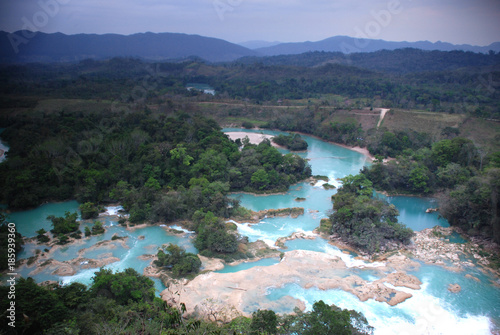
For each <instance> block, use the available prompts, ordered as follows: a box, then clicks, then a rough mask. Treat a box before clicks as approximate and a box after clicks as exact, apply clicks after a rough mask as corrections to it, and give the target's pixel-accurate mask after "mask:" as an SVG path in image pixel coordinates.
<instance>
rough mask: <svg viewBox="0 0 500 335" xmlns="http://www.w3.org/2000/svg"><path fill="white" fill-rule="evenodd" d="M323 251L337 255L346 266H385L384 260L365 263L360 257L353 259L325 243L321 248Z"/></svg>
mask: <svg viewBox="0 0 500 335" xmlns="http://www.w3.org/2000/svg"><path fill="white" fill-rule="evenodd" d="M323 251H324V252H325V253H326V254H329V255H332V256H337V257H340V259H342V261H344V263H345V265H346V266H347V267H348V268H377V267H383V266H385V263H384V262H373V263H367V262H365V261H363V260H361V259H354V257H352V256H351V255H348V254H344V253H343V252H342V251H341V250H340V249H338V248H335V247H332V246H329V245H326V246H325V247H324V248H323Z"/></svg>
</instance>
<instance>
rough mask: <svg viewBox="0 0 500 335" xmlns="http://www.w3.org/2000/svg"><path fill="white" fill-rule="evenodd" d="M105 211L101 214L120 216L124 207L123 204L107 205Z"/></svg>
mask: <svg viewBox="0 0 500 335" xmlns="http://www.w3.org/2000/svg"><path fill="white" fill-rule="evenodd" d="M105 209H106V210H105V211H104V213H101V214H99V215H101V216H118V215H119V211H123V207H122V206H107V207H105Z"/></svg>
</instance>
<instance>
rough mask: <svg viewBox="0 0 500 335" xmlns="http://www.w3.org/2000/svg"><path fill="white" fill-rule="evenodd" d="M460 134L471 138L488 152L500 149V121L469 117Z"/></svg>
mask: <svg viewBox="0 0 500 335" xmlns="http://www.w3.org/2000/svg"><path fill="white" fill-rule="evenodd" d="M460 136H464V137H467V138H469V139H471V140H472V141H473V142H474V143H475V145H476V146H478V147H481V148H483V149H484V150H485V151H486V152H487V153H491V152H496V151H500V122H494V121H488V120H484V119H476V118H468V119H466V120H465V122H464V123H463V124H462V125H461V127H460Z"/></svg>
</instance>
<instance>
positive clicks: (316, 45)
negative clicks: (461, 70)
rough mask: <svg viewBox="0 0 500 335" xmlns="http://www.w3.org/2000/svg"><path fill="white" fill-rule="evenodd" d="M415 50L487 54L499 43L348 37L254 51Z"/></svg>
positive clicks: (350, 51)
mask: <svg viewBox="0 0 500 335" xmlns="http://www.w3.org/2000/svg"><path fill="white" fill-rule="evenodd" d="M403 48H415V49H421V50H440V51H452V50H463V51H472V52H482V53H487V52H489V51H490V50H493V51H495V52H499V51H500V42H497V43H492V44H490V45H488V46H484V47H481V46H472V45H468V44H461V45H454V44H451V43H444V42H436V43H432V42H429V41H419V42H391V41H384V40H372V39H358V38H353V37H348V36H334V37H329V38H327V39H324V40H321V41H317V42H310V41H307V42H297V43H281V44H278V45H274V46H270V47H264V48H258V49H255V51H257V52H258V53H259V54H261V55H264V56H276V55H291V54H301V53H304V52H311V51H326V52H341V53H344V54H350V53H356V52H373V51H379V50H396V49H403Z"/></svg>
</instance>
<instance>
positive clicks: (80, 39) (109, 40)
mask: <svg viewBox="0 0 500 335" xmlns="http://www.w3.org/2000/svg"><path fill="white" fill-rule="evenodd" d="M274 44H276V42H264V41H250V42H247V43H244V45H246V46H247V47H245V46H242V45H238V44H234V43H230V42H228V41H225V40H222V39H217V38H212V37H204V36H200V35H188V34H179V33H138V34H133V35H118V34H104V35H96V34H77V35H65V34H62V33H52V34H47V33H42V32H37V33H33V32H29V31H18V32H14V33H8V32H3V31H1V32H0V62H1V63H26V62H75V61H80V60H83V59H89V58H90V59H109V58H113V57H135V58H140V59H144V60H154V61H165V60H183V59H186V58H189V57H199V58H201V59H203V60H205V61H208V62H230V61H234V60H236V59H239V58H242V57H252V56H254V57H262V56H276V55H296V54H302V53H305V52H316V51H325V52H341V53H344V54H351V53H365V52H374V51H380V50H395V49H402V48H415V49H421V50H441V51H451V50H463V51H472V52H476V53H488V52H489V51H490V50H493V51H494V52H500V42H496V43H493V44H490V45H489V46H484V47H481V46H472V45H453V44H450V43H444V42H436V43H431V42H429V41H422V42H390V41H384V40H361V39H356V38H352V37H347V36H335V37H331V38H327V39H325V40H322V41H318V42H301V43H279V44H276V45H274ZM262 45H267V46H266V47H258V46H262ZM256 47H258V48H256ZM250 48H255V49H250Z"/></svg>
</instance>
